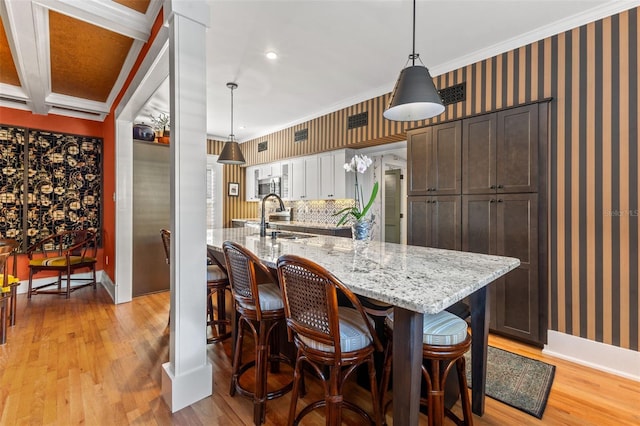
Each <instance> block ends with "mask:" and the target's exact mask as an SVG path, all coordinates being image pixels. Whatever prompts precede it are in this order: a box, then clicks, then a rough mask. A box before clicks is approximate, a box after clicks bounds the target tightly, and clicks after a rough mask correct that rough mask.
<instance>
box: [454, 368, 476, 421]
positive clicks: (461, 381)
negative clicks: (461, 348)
mask: <svg viewBox="0 0 640 426" xmlns="http://www.w3.org/2000/svg"><path fill="white" fill-rule="evenodd" d="M456 370H457V372H458V386H459V387H460V403H461V405H462V416H463V418H464V422H465V423H466V424H468V425H470V424H472V422H473V420H472V416H473V414H472V412H471V401H470V399H469V392H468V391H466V389H468V387H467V369H466V366H465V359H464V357H460V358H458V360H457V361H456Z"/></svg>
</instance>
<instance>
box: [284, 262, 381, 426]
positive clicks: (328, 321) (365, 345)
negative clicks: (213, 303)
mask: <svg viewBox="0 0 640 426" xmlns="http://www.w3.org/2000/svg"><path fill="white" fill-rule="evenodd" d="M278 278H279V280H280V285H281V287H282V293H283V297H284V309H285V314H286V317H287V327H288V329H289V336H290V338H291V337H293V340H294V341H295V344H296V347H297V348H298V354H297V356H296V367H295V370H294V374H293V392H292V395H291V405H290V407H289V420H288V423H287V424H288V425H289V426H291V425H294V424H298V423H299V422H300V420H301V419H302V418H303V417H304V416H306V415H307V414H309V413H311V412H312V411H313V410H315V409H316V408H320V407H325V413H326V424H327V425H336V426H337V425H340V424H341V422H342V409H343V408H345V409H349V410H351V411H353V412H355V413H356V414H358V415H360V416H361V417H362V418H363V420H365V421H366V422H368V423H370V424H375V425H380V424H381V420H382V419H381V414H380V406H379V400H378V388H377V380H376V372H375V367H374V360H373V353H374V351H376V350H382V345H381V344H380V340H379V339H378V337H377V335H376V333H375V330H374V325H373V321H372V320H371V319H370V318H368V317H367V314H366V313H365V312H364V309H363V308H362V305H361V304H360V302H359V300H358V298H357V297H356V296H355V295H354V294H353V293H352V292H351V291H350V290H349V289H348V288H347V287H345V286H344V284H342V283H341V282H340V281H339V280H338V279H337V278H336V277H334V276H333V274H331V273H330V272H329V271H327V270H326V269H324V268H323V267H321V266H320V265H317V264H316V263H314V262H312V261H310V260H307V259H304V258H301V257H299V256H294V255H284V256H281V257H280V258H279V259H278ZM339 294H340V295H342V296H344V297H345V298H346V299H347V300H348V301H349V302H350V304H351V306H338V295H339ZM365 364H366V365H367V366H368V370H369V379H370V387H371V398H372V405H373V416H370V415H369V413H367V412H366V411H364V410H363V409H362V408H360V407H359V406H358V405H356V404H354V403H352V402H349V401H346V400H345V399H344V398H343V391H342V388H343V385H344V383H345V381H346V380H347V379H348V378H349V377H350V376H351V374H352V373H353V372H355V371H356V369H357V368H358V367H359V366H360V365H365ZM304 366H308V367H309V370H310V371H311V372H313V373H315V375H316V376H317V377H318V378H320V379H321V380H322V382H323V385H324V392H325V397H324V399H323V400H319V401H315V402H312V403H310V404H308V405H307V406H306V407H304V408H303V409H302V410H301V411H300V413H299V414H298V415H297V416H296V405H297V402H298V394H299V393H300V388H301V387H304V385H303V367H304Z"/></svg>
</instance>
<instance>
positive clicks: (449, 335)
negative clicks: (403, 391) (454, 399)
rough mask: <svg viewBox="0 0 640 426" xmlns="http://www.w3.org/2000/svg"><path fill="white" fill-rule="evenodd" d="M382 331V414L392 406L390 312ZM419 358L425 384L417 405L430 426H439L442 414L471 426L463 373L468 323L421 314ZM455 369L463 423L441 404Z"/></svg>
mask: <svg viewBox="0 0 640 426" xmlns="http://www.w3.org/2000/svg"><path fill="white" fill-rule="evenodd" d="M385 332H386V333H387V337H388V343H387V347H386V350H385V362H384V372H383V374H382V381H381V383H380V389H381V391H380V395H381V396H380V401H381V404H380V405H381V407H382V411H383V415H384V413H385V412H386V409H387V407H388V406H389V404H390V403H391V399H389V400H388V401H385V397H386V392H387V388H388V387H389V376H390V375H391V363H392V357H393V355H392V352H393V348H392V342H393V312H391V313H389V314H388V315H387V318H386V320H385ZM422 333H423V334H422V357H423V360H424V361H425V362H426V364H427V367H428V369H427V367H425V365H424V364H425V362H423V366H422V377H423V378H424V380H425V382H426V385H427V396H426V398H420V404H421V405H424V406H426V407H428V408H427V413H428V416H429V423H428V424H429V425H430V426H440V425H442V424H443V422H444V417H445V415H446V416H447V417H449V418H450V419H451V420H453V421H454V422H455V423H456V424H457V425H459V426H460V425H465V426H472V425H473V416H472V414H471V404H470V402H469V389H468V387H467V379H466V372H465V360H464V354H465V353H466V352H467V351H468V350H469V347H470V346H471V336H470V335H469V333H468V332H467V323H466V322H465V321H464V320H462V319H460V318H459V317H457V316H456V315H454V314H452V313H450V312H447V311H442V312H440V313H437V314H434V315H429V314H425V315H424V321H423V325H422ZM454 366H455V368H456V371H457V373H458V386H459V388H460V400H461V403H462V414H463V420H461V419H459V418H458V417H457V416H456V415H455V414H453V413H452V412H451V410H449V409H448V408H445V404H444V389H445V382H446V380H447V376H448V374H449V371H450V370H451V368H453V367H454Z"/></svg>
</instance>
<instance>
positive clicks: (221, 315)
mask: <svg viewBox="0 0 640 426" xmlns="http://www.w3.org/2000/svg"><path fill="white" fill-rule="evenodd" d="M227 290H229V291H231V288H230V287H229V277H228V276H227V272H226V270H225V268H224V267H223V266H222V265H221V264H220V262H218V259H216V257H215V255H214V254H213V253H212V252H211V251H210V250H208V249H207V327H211V333H212V334H211V335H209V336H207V343H215V342H220V341H222V340H225V339H227V338H228V337H230V336H231V331H230V329H229V331H227V326H230V325H231V321H229V320H228V319H227V309H226V292H227ZM214 298H215V299H216V306H215V308H214V306H213V299H214ZM216 328H217V330H216Z"/></svg>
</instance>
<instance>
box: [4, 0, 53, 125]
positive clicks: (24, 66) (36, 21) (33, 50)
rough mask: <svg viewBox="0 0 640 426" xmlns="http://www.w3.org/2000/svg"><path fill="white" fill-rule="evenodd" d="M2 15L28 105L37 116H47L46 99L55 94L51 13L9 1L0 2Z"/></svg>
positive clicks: (12, 0)
mask: <svg viewBox="0 0 640 426" xmlns="http://www.w3.org/2000/svg"><path fill="white" fill-rule="evenodd" d="M0 14H2V18H3V20H4V22H5V31H6V32H7V40H8V42H9V47H10V49H11V54H12V56H13V60H14V63H15V65H16V70H17V72H18V77H19V78H20V84H21V85H22V88H23V90H24V92H25V93H26V95H27V97H28V100H27V105H28V106H29V109H31V111H32V112H33V113H34V114H47V113H48V112H49V107H48V106H47V105H46V103H45V98H46V96H47V95H48V94H49V93H50V91H51V78H50V75H49V68H50V67H49V43H48V41H49V18H48V12H47V10H46V9H44V8H42V7H39V6H36V5H34V4H31V3H30V4H25V2H23V1H20V0H6V1H4V2H0ZM0 89H2V88H0ZM0 94H3V93H2V92H0Z"/></svg>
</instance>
